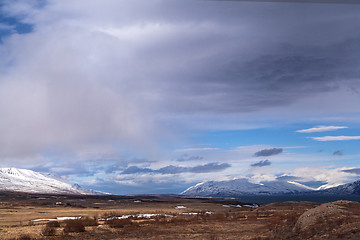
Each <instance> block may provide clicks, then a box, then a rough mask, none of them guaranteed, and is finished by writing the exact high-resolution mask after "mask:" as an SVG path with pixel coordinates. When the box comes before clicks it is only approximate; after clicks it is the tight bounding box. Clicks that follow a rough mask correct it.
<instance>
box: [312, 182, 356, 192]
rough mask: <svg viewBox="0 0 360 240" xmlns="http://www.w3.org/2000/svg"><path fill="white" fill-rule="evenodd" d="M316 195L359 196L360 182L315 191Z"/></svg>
mask: <svg viewBox="0 0 360 240" xmlns="http://www.w3.org/2000/svg"><path fill="white" fill-rule="evenodd" d="M316 193H318V194H331V195H334V194H336V195H360V180H357V181H355V182H352V183H347V184H344V185H340V186H337V187H332V188H328V189H324V190H320V191H316Z"/></svg>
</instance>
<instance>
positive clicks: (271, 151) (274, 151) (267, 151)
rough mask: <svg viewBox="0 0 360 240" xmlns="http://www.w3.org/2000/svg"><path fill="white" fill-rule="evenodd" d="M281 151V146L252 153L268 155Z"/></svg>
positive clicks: (259, 155) (262, 155) (255, 155)
mask: <svg viewBox="0 0 360 240" xmlns="http://www.w3.org/2000/svg"><path fill="white" fill-rule="evenodd" d="M282 152H283V149H282V148H271V149H264V150H261V151H258V152H256V153H254V157H269V156H273V155H277V154H280V153H282Z"/></svg>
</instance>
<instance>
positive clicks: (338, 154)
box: [333, 150, 344, 156]
mask: <svg viewBox="0 0 360 240" xmlns="http://www.w3.org/2000/svg"><path fill="white" fill-rule="evenodd" d="M333 155H334V156H342V155H344V153H343V151H341V150H337V151H335V152H333Z"/></svg>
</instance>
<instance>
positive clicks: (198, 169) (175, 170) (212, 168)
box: [121, 163, 231, 174]
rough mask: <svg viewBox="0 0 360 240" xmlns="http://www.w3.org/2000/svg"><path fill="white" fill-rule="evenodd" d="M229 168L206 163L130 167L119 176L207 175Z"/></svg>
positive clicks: (226, 164) (224, 165)
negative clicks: (192, 165) (141, 174)
mask: <svg viewBox="0 0 360 240" xmlns="http://www.w3.org/2000/svg"><path fill="white" fill-rule="evenodd" d="M229 167H231V165H230V164H228V163H222V164H219V163H208V164H205V165H198V166H195V167H179V166H173V165H169V166H166V167H163V168H160V169H156V170H154V169H150V168H139V167H136V166H131V167H128V168H127V169H125V170H124V171H122V172H121V174H137V173H153V174H179V173H186V172H191V173H209V172H218V171H222V170H225V169H227V168H229Z"/></svg>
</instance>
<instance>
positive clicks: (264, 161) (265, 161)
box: [251, 160, 271, 167]
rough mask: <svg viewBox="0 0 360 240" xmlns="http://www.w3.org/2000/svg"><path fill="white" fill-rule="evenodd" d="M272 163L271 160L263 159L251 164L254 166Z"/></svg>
mask: <svg viewBox="0 0 360 240" xmlns="http://www.w3.org/2000/svg"><path fill="white" fill-rule="evenodd" d="M269 165H271V162H270V161H269V160H262V161H260V162H257V163H253V164H251V166H252V167H265V166H269Z"/></svg>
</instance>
